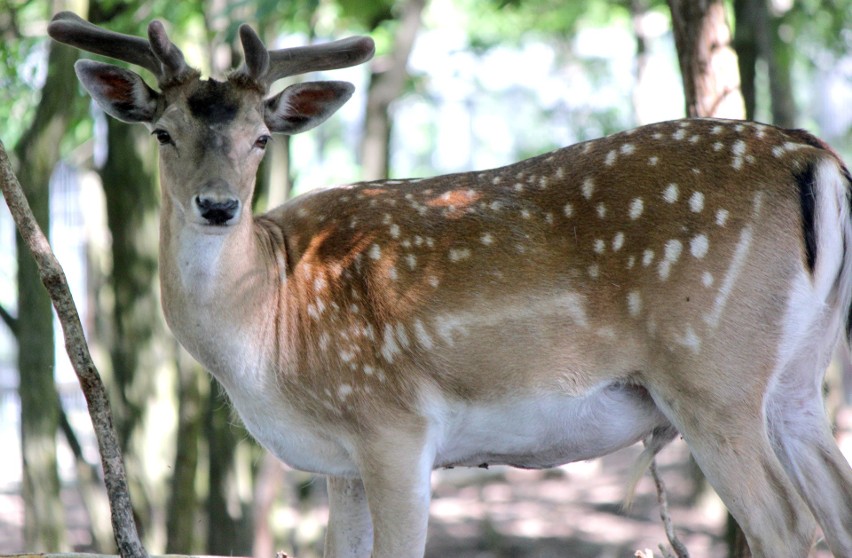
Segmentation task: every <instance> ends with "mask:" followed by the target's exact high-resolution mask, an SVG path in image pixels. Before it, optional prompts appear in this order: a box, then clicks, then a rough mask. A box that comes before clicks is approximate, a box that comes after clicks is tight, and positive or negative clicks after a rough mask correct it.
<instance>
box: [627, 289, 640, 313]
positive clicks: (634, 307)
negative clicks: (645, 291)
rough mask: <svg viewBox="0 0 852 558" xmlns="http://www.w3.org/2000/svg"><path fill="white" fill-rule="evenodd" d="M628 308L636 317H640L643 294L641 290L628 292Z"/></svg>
mask: <svg viewBox="0 0 852 558" xmlns="http://www.w3.org/2000/svg"><path fill="white" fill-rule="evenodd" d="M627 310H628V311H629V312H630V315H631V316H632V317H634V318H636V317H638V316H639V314H640V313H641V312H642V296H641V295H640V294H639V291H630V292H629V293H627Z"/></svg>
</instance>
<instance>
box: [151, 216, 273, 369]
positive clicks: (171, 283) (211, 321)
mask: <svg viewBox="0 0 852 558" xmlns="http://www.w3.org/2000/svg"><path fill="white" fill-rule="evenodd" d="M163 209H164V211H163V213H162V215H161V220H160V237H161V238H160V287H161V291H162V304H163V312H164V314H165V317H166V321H167V322H168V324H169V327H170V328H171V330H172V332H173V333H174V335H175V337H176V338H177V339H178V341H179V342H180V343H181V345H183V346H184V347H185V348H186V349H187V350H188V351H189V352H190V353H191V354H192V355H193V356H194V357H195V358H196V359H197V360H198V361H199V362H201V364H202V365H204V366H205V368H207V369H208V370H209V371H210V372H211V373H213V374H214V376H216V377H217V378H218V379H219V380H220V381H222V382H223V383H228V382H227V378H228V377H229V376H234V375H235V374H237V373H239V372H246V373H247V372H249V371H251V370H256V371H257V373H260V371H261V370H262V369H265V368H267V367H268V363H265V362H263V361H262V359H263V358H265V357H264V355H265V354H266V353H267V351H264V350H262V347H264V346H269V345H267V344H266V342H267V341H268V340H267V339H266V337H268V335H270V334H271V332H272V331H273V330H274V327H272V324H274V323H275V321H276V320H278V319H280V315H279V312H278V306H279V305H278V304H277V303H276V302H275V301H278V300H279V298H280V296H279V294H280V292H281V283H280V277H282V276H283V275H284V274H283V273H280V272H279V271H278V266H279V261H283V258H281V259H279V260H276V258H275V257H274V256H272V257H270V255H271V254H270V253H269V249H268V246H267V245H268V244H269V242H268V239H267V240H266V241H265V240H264V239H265V237H266V236H268V235H266V234H265V231H264V230H263V229H261V228H260V227H258V225H257V224H256V222H255V221H254V220H253V218H252V216H251V215H250V213H249V212H246V214H245V215H244V216H243V218H242V219H241V220H240V222H239V223H238V224H237V225H234V226H233V227H231V228H230V229H228V230H227V231H222V232H220V231H215V233H214V234H211V233H210V232H206V231H204V230H202V229H201V228H199V227H197V226H193V225H189V224H187V223H186V221H185V220H183V219H182V217H181V215H180V212H179V211H173V210H170V209H171V208H169V207H168V203H167V202H166V201H165V200H164V208H163Z"/></svg>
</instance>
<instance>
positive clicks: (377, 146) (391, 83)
mask: <svg viewBox="0 0 852 558" xmlns="http://www.w3.org/2000/svg"><path fill="white" fill-rule="evenodd" d="M425 5H426V0H407V1H406V2H405V3H404V4H403V5H402V14H401V16H400V21H399V27H398V28H397V31H396V36H395V37H394V45H393V48H392V50H391V53H390V54H389V55H388V56H386V57H382V58H380V59H377V60H376V61H375V62H373V66H372V74H371V76H370V85H369V89H368V92H367V113H366V116H365V121H364V138H363V140H362V144H361V166H362V169H363V171H362V172H363V178H364V180H376V179H381V178H387V177H388V172H389V168H390V162H389V159H390V148H389V144H390V134H391V116H390V113H389V109H390V105H391V103H392V102H393V101H394V100H395V99H397V98H398V97H399V96H400V95H401V94H402V91H403V89H404V87H405V80H406V78H407V77H408V72H407V70H406V66H407V65H408V57H409V56H410V55H411V49H412V48H413V46H414V39H415V38H416V37H417V32H418V30H419V29H420V25H421V16H422V14H423V8H424V7H425Z"/></svg>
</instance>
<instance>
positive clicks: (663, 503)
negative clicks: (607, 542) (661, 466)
mask: <svg viewBox="0 0 852 558" xmlns="http://www.w3.org/2000/svg"><path fill="white" fill-rule="evenodd" d="M649 470H650V471H651V477H652V478H653V479H654V486H655V487H656V488H657V502H658V503H659V504H660V518H661V519H662V520H663V526H664V527H665V530H666V538H668V539H669V543H670V544H671V545H672V549H673V550H674V552H675V556H677V558H689V551H688V550H687V549H686V546H685V545H684V544H683V542H681V540H680V539H679V538H677V534H676V533H675V531H674V525H672V518H671V516H670V515H669V499H668V497H667V496H666V485H665V484H664V483H663V479H662V477H660V474H659V472H658V471H657V461H656V459H655V460H652V461H651V465H650V467H649ZM660 550H662V551H663V556H665V555H666V554H667V552H666V549H665V548H664V547H663V545H660Z"/></svg>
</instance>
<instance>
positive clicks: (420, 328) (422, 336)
mask: <svg viewBox="0 0 852 558" xmlns="http://www.w3.org/2000/svg"><path fill="white" fill-rule="evenodd" d="M414 336H415V337H416V338H417V342H418V343H419V344H420V346H421V347H423V348H424V349H427V350H428V349H431V348H432V347H433V346H434V341H433V340H432V336H431V335H429V332H428V331H426V326H424V325H423V322H421V321H420V320H419V319H417V320H414Z"/></svg>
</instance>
